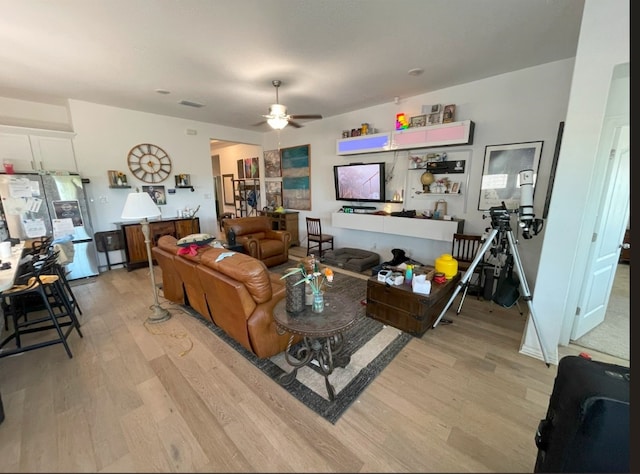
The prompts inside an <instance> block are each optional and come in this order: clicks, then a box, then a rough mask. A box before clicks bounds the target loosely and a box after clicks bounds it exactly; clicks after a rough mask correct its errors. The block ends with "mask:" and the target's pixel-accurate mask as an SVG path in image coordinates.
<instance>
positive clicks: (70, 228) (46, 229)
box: [0, 172, 98, 280]
mask: <svg viewBox="0 0 640 474" xmlns="http://www.w3.org/2000/svg"><path fill="white" fill-rule="evenodd" d="M0 200H1V202H2V209H1V210H2V215H3V216H4V220H5V225H6V228H7V230H8V232H9V237H10V238H13V239H20V240H26V239H37V238H39V237H53V238H54V241H55V240H56V239H60V240H65V239H66V240H68V239H69V238H70V239H71V242H73V250H74V252H73V261H72V262H70V263H68V264H66V269H67V271H68V272H69V273H68V275H67V278H68V279H69V280H76V279H78V278H86V277H90V276H95V275H98V255H97V253H96V246H95V242H94V240H93V227H92V225H91V217H90V216H89V206H88V205H87V196H86V193H85V189H84V186H83V183H82V179H81V178H80V175H79V174H77V173H65V174H61V173H59V172H57V173H44V174H40V173H21V174H0Z"/></svg>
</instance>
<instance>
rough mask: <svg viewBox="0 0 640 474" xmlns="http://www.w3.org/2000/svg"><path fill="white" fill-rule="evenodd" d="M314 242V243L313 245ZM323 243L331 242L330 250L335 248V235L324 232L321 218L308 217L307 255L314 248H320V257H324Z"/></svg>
mask: <svg viewBox="0 0 640 474" xmlns="http://www.w3.org/2000/svg"><path fill="white" fill-rule="evenodd" d="M312 242H313V245H312ZM323 244H330V245H331V248H330V250H333V235H329V234H323V233H322V224H321V223H320V219H318V218H316V217H307V255H309V253H310V252H311V250H312V249H316V248H317V249H318V254H319V255H318V257H319V258H322V252H323V250H329V249H323V247H322V245H323Z"/></svg>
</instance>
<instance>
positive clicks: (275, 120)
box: [267, 117, 289, 130]
mask: <svg viewBox="0 0 640 474" xmlns="http://www.w3.org/2000/svg"><path fill="white" fill-rule="evenodd" d="M267 123H268V124H269V125H270V126H271V128H273V129H274V130H282V129H283V128H284V127H286V126H287V124H288V123H289V121H288V120H287V119H286V118H284V117H272V118H270V119H267Z"/></svg>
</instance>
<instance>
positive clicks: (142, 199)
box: [121, 193, 171, 323]
mask: <svg viewBox="0 0 640 474" xmlns="http://www.w3.org/2000/svg"><path fill="white" fill-rule="evenodd" d="M160 215H162V213H161V212H160V208H158V206H157V205H156V203H155V202H153V199H151V196H149V194H147V193H129V195H128V196H127V201H126V202H125V203H124V209H123V210H122V216H121V218H122V219H129V220H140V225H141V226H142V234H143V235H144V243H145V245H146V246H147V258H148V259H149V273H151V290H152V291H153V301H154V303H153V306H151V309H152V310H153V314H152V315H151V316H149V317H148V318H147V322H148V323H161V322H163V321H166V320H167V319H169V318H170V317H171V313H169V311H167V310H166V309H164V308H163V307H161V306H160V304H159V303H158V289H157V288H156V277H155V274H154V272H153V259H152V258H151V239H150V238H149V218H151V217H158V216H160Z"/></svg>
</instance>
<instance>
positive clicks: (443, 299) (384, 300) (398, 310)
mask: <svg viewBox="0 0 640 474" xmlns="http://www.w3.org/2000/svg"><path fill="white" fill-rule="evenodd" d="M458 281H460V273H459V272H458V274H457V275H456V276H455V277H453V278H452V279H451V280H447V281H446V282H445V283H442V284H438V283H434V282H431V293H430V294H429V295H422V294H420V293H414V292H413V291H412V289H411V285H407V284H402V285H397V286H395V285H386V284H384V283H382V282H379V281H378V277H377V276H375V277H371V278H369V280H368V281H367V316H369V317H370V318H373V319H376V320H378V321H380V322H382V323H385V324H388V325H390V326H393V327H395V328H398V329H402V330H403V331H406V332H408V333H409V334H411V335H413V336H416V337H421V336H422V335H423V334H424V333H425V332H426V331H427V330H428V329H429V328H431V327H432V326H433V323H435V321H436V319H438V316H439V315H440V312H441V311H442V310H443V308H444V307H445V305H446V304H447V302H448V301H449V298H451V295H452V294H453V291H454V290H455V288H456V285H457V283H458Z"/></svg>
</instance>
